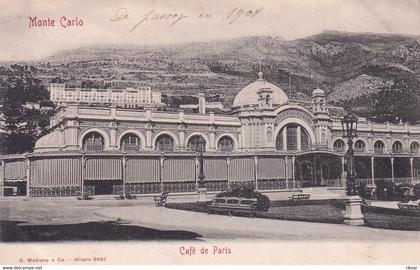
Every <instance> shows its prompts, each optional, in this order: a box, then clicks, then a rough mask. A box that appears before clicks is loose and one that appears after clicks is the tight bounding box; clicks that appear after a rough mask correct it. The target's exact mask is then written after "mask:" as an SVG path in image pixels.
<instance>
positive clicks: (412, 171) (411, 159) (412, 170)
mask: <svg viewBox="0 0 420 270" xmlns="http://www.w3.org/2000/svg"><path fill="white" fill-rule="evenodd" d="M413 163H414V158H413V157H410V177H411V183H412V184H413V183H414V167H413Z"/></svg>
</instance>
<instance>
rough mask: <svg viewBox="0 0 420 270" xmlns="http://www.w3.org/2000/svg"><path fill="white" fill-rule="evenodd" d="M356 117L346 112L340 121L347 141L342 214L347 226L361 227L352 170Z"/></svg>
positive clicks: (360, 215) (354, 175) (360, 202)
mask: <svg viewBox="0 0 420 270" xmlns="http://www.w3.org/2000/svg"><path fill="white" fill-rule="evenodd" d="M357 122H358V119H357V117H356V116H355V115H354V114H352V113H350V112H348V113H347V114H346V115H345V116H344V117H343V119H342V120H341V125H342V127H343V138H346V139H347V145H348V149H347V153H346V159H347V170H346V171H347V181H346V195H347V197H346V200H345V204H346V213H345V214H344V223H345V224H348V225H363V224H364V220H363V214H362V211H361V208H362V200H361V198H360V197H359V196H358V188H357V183H356V172H355V169H354V167H355V166H354V165H355V164H354V150H353V139H354V138H356V137H357Z"/></svg>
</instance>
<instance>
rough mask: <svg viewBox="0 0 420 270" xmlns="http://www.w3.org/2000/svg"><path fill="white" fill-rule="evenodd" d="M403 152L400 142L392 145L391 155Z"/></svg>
mask: <svg viewBox="0 0 420 270" xmlns="http://www.w3.org/2000/svg"><path fill="white" fill-rule="evenodd" d="M402 152H403V145H402V143H401V142H399V141H396V142H394V144H393V145H392V153H402Z"/></svg>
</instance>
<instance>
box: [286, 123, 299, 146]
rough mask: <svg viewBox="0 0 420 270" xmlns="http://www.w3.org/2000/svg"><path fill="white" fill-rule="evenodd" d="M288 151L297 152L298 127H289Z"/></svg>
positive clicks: (287, 135)
mask: <svg viewBox="0 0 420 270" xmlns="http://www.w3.org/2000/svg"><path fill="white" fill-rule="evenodd" d="M286 140H287V150H297V125H287V129H286Z"/></svg>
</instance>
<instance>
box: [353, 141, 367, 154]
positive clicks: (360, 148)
mask: <svg viewBox="0 0 420 270" xmlns="http://www.w3.org/2000/svg"><path fill="white" fill-rule="evenodd" d="M365 150H366V145H365V142H364V141H362V140H357V141H356V142H355V143H354V151H356V152H365Z"/></svg>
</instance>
